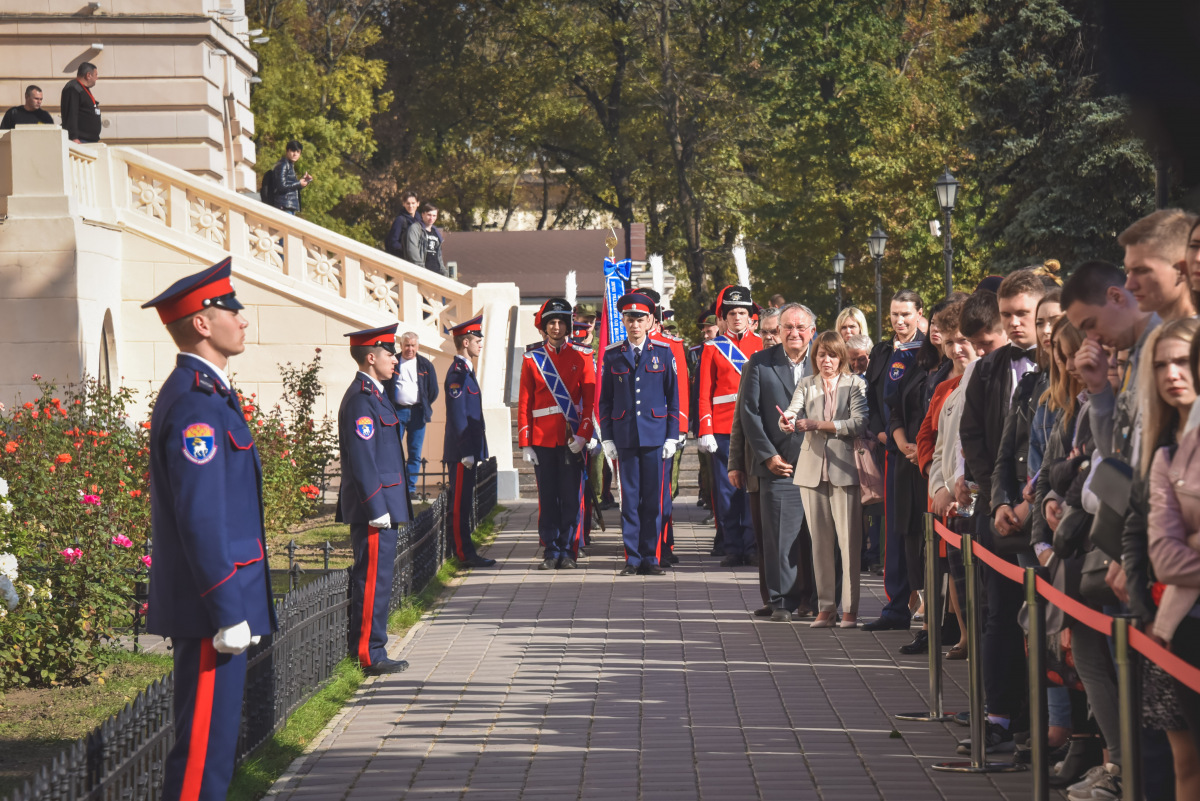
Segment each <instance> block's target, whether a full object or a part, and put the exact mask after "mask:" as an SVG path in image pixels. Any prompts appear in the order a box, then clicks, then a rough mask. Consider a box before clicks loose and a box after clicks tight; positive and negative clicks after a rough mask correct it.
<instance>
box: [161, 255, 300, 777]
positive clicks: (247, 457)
mask: <svg viewBox="0 0 1200 801" xmlns="http://www.w3.org/2000/svg"><path fill="white" fill-rule="evenodd" d="M229 275H230V260H229V259H225V260H224V261H222V262H221V263H220V264H216V265H214V266H212V267H210V268H208V269H206V270H203V271H201V272H199V273H196V274H195V275H190V276H188V277H187V278H183V279H181V280H179V281H177V282H175V283H174V284H172V285H171V287H170V288H169V289H168V290H167V291H166V292H163V293H162V294H161V295H159V296H158V297H156V298H155V299H154V300H152V301H150V302H149V303H146V304H145V305H144V306H142V308H144V309H145V308H153V309H155V310H156V311H157V312H158V316H159V318H160V319H161V320H162V322H163V323H164V324H165V325H166V327H167V331H168V332H169V333H170V334H171V338H172V339H173V340H175V344H176V345H177V346H178V347H179V350H180V353H179V356H178V357H176V361H175V369H174V370H173V371H172V372H171V375H170V376H168V377H167V380H166V383H164V384H163V387H162V390H161V391H160V392H159V394H158V400H157V401H156V402H155V404H154V414H153V416H152V417H151V419H150V509H151V522H150V531H151V536H152V537H153V542H154V563H153V565H152V566H151V568H150V604H149V612H148V615H147V620H146V630H147V631H148V632H150V633H152V634H159V635H162V636H164V637H170V638H171V640H172V643H173V650H174V658H175V691H174V699H173V705H174V710H175V744H174V745H173V746H172V747H171V752H170V753H169V754H168V755H167V762H166V767H165V770H164V776H163V787H162V793H161V796H160V797H161V798H164V799H214V801H215V799H223V798H225V793H226V790H227V789H228V787H229V780H230V778H231V777H232V776H233V762H234V757H235V751H236V748H237V741H238V730H239V728H240V726H241V722H242V693H243V690H244V687H245V683H246V649H247V648H248V647H250V645H251V644H253V643H257V642H258V640H259V639H260V638H261V637H262V636H264V635H266V634H270V633H271V632H273V631H275V628H276V623H275V606H274V604H273V603H272V600H271V581H270V577H269V573H268V571H267V563H266V540H265V536H264V532H263V506H262V463H261V462H260V461H259V458H258V450H257V449H256V448H255V447H254V439H253V437H252V436H251V434H250V429H249V427H248V426H247V425H246V420H245V418H244V417H243V415H242V407H241V405H240V404H239V403H238V398H237V395H236V394H235V393H234V392H232V391H231V389H230V386H229V379H228V378H227V377H226V375H225V367H226V365H227V363H228V359H229V357H230V356H234V355H236V354H238V353H241V352H242V351H244V350H245V349H246V344H245V343H246V330H245V329H246V325H247V323H246V319H245V318H244V317H242V315H241V314H239V313H238V312H239V310H240V309H241V308H242V304H241V303H240V302H238V300H237V298H236V297H235V296H234V292H233V285H232V283H231V282H230V280H229Z"/></svg>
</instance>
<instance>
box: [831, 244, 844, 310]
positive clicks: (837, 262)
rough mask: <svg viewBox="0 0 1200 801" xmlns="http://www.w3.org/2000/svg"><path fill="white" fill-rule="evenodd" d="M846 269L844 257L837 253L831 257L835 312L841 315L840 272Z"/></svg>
mask: <svg viewBox="0 0 1200 801" xmlns="http://www.w3.org/2000/svg"><path fill="white" fill-rule="evenodd" d="M845 269H846V257H845V256H843V255H842V254H841V253H838V254H837V255H836V256H834V257H833V280H834V281H836V282H837V310H838V314H841V313H842V272H843V271H844V270H845Z"/></svg>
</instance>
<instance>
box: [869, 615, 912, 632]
mask: <svg viewBox="0 0 1200 801" xmlns="http://www.w3.org/2000/svg"><path fill="white" fill-rule="evenodd" d="M908 629H909V625H908V621H905V622H903V623H901V622H900V621H898V620H892V619H891V618H886V617H881V618H877V619H875V620H872V621H871V622H870V623H864V624H863V626H862V630H863V631H908Z"/></svg>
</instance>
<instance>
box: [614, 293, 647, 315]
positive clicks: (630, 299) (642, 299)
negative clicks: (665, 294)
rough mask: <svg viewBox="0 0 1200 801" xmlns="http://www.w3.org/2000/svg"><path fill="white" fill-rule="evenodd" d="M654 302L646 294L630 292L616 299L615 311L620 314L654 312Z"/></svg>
mask: <svg viewBox="0 0 1200 801" xmlns="http://www.w3.org/2000/svg"><path fill="white" fill-rule="evenodd" d="M654 307H655V303H654V301H653V300H651V299H650V297H649V296H648V295H645V294H643V293H641V292H630V293H629V294H628V295H622V296H621V297H620V298H618V299H617V311H619V312H621V314H626V313H628V312H632V313H635V314H654Z"/></svg>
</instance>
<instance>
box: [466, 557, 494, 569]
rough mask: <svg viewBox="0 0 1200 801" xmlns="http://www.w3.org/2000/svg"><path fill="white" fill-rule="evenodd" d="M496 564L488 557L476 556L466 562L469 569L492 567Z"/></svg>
mask: <svg viewBox="0 0 1200 801" xmlns="http://www.w3.org/2000/svg"><path fill="white" fill-rule="evenodd" d="M494 564H496V560H495V559H488V558H487V557H486V556H479V555H475V556H472V557H471V558H470V559H468V560H467V561H466V565H467V567H491V566H492V565H494Z"/></svg>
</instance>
